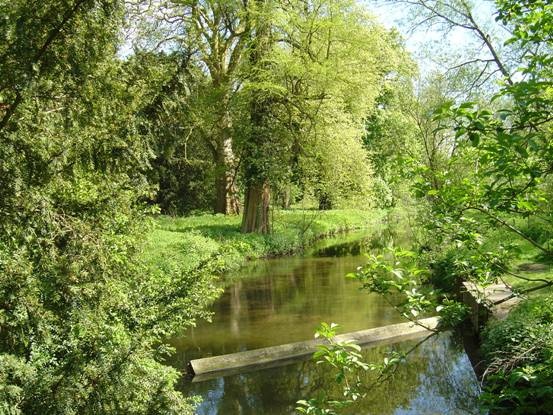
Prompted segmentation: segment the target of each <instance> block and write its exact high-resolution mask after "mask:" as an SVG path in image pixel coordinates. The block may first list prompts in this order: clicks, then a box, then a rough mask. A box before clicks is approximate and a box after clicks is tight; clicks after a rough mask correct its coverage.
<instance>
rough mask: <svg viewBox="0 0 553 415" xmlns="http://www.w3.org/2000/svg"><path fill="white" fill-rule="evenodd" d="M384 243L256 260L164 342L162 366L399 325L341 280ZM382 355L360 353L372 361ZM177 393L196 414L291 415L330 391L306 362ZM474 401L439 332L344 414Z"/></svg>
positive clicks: (472, 383)
mask: <svg viewBox="0 0 553 415" xmlns="http://www.w3.org/2000/svg"><path fill="white" fill-rule="evenodd" d="M390 237H391V236H390V235H389V234H385V235H382V234H379V235H374V233H368V232H358V233H353V234H349V235H347V236H342V237H340V238H334V239H330V240H324V241H321V242H320V243H318V244H316V245H315V246H314V247H313V248H312V249H310V250H309V252H307V253H306V254H305V255H303V256H294V257H285V258H275V259H265V260H258V261H254V262H252V263H250V264H248V265H247V266H244V267H242V268H241V269H240V270H238V271H237V272H234V273H231V274H229V275H226V276H225V277H224V278H225V281H226V289H225V291H224V294H223V295H222V296H221V298H220V299H219V300H217V301H216V302H215V303H214V304H213V306H212V311H213V312H214V315H213V319H212V322H199V323H198V326H197V327H195V328H194V329H191V330H189V331H188V332H187V333H185V335H183V336H182V337H179V338H176V339H173V341H172V344H173V346H174V347H175V348H176V351H177V353H176V354H175V356H174V357H173V359H172V362H171V363H172V364H173V365H175V366H176V367H179V368H180V369H183V370H184V368H185V367H186V365H187V364H188V362H189V361H190V360H192V359H196V358H201V357H208V356H217V355H221V354H227V353H234V352H238V351H244V350H252V349H257V348H261V347H267V346H274V345H279V344H284V343H290V342H296V341H302V340H308V339H311V338H312V337H313V333H314V332H315V329H316V327H317V326H318V325H319V324H320V322H322V321H325V322H334V323H338V324H339V325H340V327H341V330H340V331H341V332H342V333H345V332H349V331H356V330H363V329H367V328H372V327H379V326H384V325H388V324H394V323H398V322H403V321H405V320H403V319H402V318H401V317H400V316H399V314H398V313H397V311H395V310H394V309H393V307H392V306H391V305H390V304H389V303H388V302H386V301H385V300H384V299H383V298H382V297H381V296H378V295H374V294H367V293H366V292H363V291H361V290H360V285H359V283H358V282H357V281H354V280H350V279H347V278H345V275H346V274H347V273H349V272H352V271H354V270H355V269H356V268H357V267H358V266H360V265H362V264H363V263H364V262H365V260H366V257H365V255H364V254H365V253H366V252H371V251H374V250H378V249H381V248H382V246H384V245H386V244H387V243H388V240H389V238H390ZM396 239H397V237H396ZM396 243H397V241H396ZM410 346H411V343H409V342H405V343H403V344H399V345H396V346H394V347H395V348H396V349H398V350H401V349H405V350H407V349H408V348H409V347H410ZM389 349H390V347H389V346H387V347H381V348H372V349H368V350H365V351H364V354H365V355H366V358H367V360H369V361H374V362H377V361H381V360H382V359H383V357H384V354H385V353H386V352H387V351H388V350H389ZM370 376H371V374H370V373H368V374H367V379H366V382H367V383H370ZM180 388H181V390H182V391H183V392H184V393H185V394H186V395H189V396H192V395H199V396H200V397H201V398H202V399H203V402H202V404H201V405H200V406H199V407H198V410H197V413H198V414H200V415H217V414H229V415H234V414H237V415H238V414H252V415H253V414H256V415H257V414H268V415H273V414H274V415H286V414H293V413H295V412H294V408H295V406H296V401H297V400H299V399H305V398H311V397H316V396H317V395H318V394H319V393H320V392H321V391H322V390H325V391H327V392H329V391H330V392H331V393H338V386H337V385H336V383H335V382H334V379H333V376H332V375H331V374H329V373H328V370H325V369H324V368H322V367H321V366H320V365H316V364H314V363H312V362H310V361H305V362H300V363H297V364H292V365H288V366H285V367H280V368H273V369H266V370H261V371H257V372H252V373H245V374H239V375H234V376H228V377H225V378H218V379H214V380H209V381H204V382H199V383H190V381H189V380H183V381H182V382H181V385H180ZM477 394H478V387H477V382H476V378H475V376H474V373H473V371H472V368H471V366H470V363H469V361H468V358H467V357H466V355H465V353H464V351H463V350H462V348H461V347H460V346H459V342H457V340H456V339H455V338H453V336H449V335H444V336H440V337H439V338H437V339H434V340H432V341H429V342H427V343H426V344H424V345H423V346H422V347H420V348H419V349H418V350H417V351H416V352H415V353H414V354H413V355H412V356H411V357H410V359H409V362H408V363H406V364H404V365H402V366H401V368H400V370H399V371H398V373H396V375H395V376H394V377H393V378H392V379H391V380H390V381H387V382H385V383H384V384H382V385H380V386H379V387H377V388H376V389H375V390H374V391H371V393H369V394H368V396H367V397H366V398H365V399H363V400H362V401H361V402H359V403H358V404H357V405H356V406H354V407H352V408H351V409H350V412H348V413H351V414H394V415H403V414H448V413H451V414H472V413H478V412H477V410H476V397H477Z"/></svg>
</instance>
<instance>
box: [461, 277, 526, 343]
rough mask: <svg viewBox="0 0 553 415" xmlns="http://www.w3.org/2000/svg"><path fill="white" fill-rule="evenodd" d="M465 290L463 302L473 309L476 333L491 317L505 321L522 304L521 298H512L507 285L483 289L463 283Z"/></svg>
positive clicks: (496, 285)
mask: <svg viewBox="0 0 553 415" xmlns="http://www.w3.org/2000/svg"><path fill="white" fill-rule="evenodd" d="M463 288H464V290H463V302H464V303H465V304H466V305H468V306H469V307H470V309H471V321H472V326H473V331H474V332H475V333H477V332H479V330H480V327H481V326H483V325H484V324H485V323H486V321H487V320H488V319H489V318H490V317H492V318H495V319H498V320H502V319H504V318H505V317H506V316H507V315H508V314H509V312H510V311H511V310H512V308H513V307H514V306H516V305H517V304H518V303H519V302H520V298H518V297H512V295H513V292H512V291H511V290H510V289H509V287H507V286H506V285H505V284H493V285H489V286H487V287H485V288H483V287H480V286H478V285H476V284H474V283H472V282H463ZM510 297H512V298H510ZM495 303H499V304H495Z"/></svg>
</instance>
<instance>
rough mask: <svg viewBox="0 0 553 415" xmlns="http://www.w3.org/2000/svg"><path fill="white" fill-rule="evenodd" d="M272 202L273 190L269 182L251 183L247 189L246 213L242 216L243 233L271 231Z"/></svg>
mask: <svg viewBox="0 0 553 415" xmlns="http://www.w3.org/2000/svg"><path fill="white" fill-rule="evenodd" d="M270 202H271V190H270V187H269V183H267V182H266V181H264V182H262V183H257V182H255V183H251V184H250V185H248V187H247V189H246V200H245V203H244V215H243V216H242V232H243V233H251V232H257V233H264V234H266V233H269V232H270V231H271V229H270V220H269V208H270Z"/></svg>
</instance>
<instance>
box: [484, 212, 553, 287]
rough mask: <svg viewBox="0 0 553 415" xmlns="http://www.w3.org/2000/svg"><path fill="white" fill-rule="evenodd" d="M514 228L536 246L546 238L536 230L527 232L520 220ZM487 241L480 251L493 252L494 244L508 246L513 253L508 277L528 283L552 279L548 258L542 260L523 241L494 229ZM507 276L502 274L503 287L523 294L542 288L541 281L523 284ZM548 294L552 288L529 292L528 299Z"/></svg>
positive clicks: (513, 235)
mask: <svg viewBox="0 0 553 415" xmlns="http://www.w3.org/2000/svg"><path fill="white" fill-rule="evenodd" d="M516 225H517V227H518V228H520V229H522V230H523V231H524V232H525V233H526V234H529V235H530V236H531V237H533V238H534V240H536V241H538V242H540V243H544V242H545V240H547V239H548V237H549V235H548V234H547V233H546V232H545V231H544V233H545V235H540V234H539V233H538V230H534V229H528V228H527V226H525V222H523V221H519V223H516ZM487 239H488V241H489V242H488V243H487V244H485V245H484V247H483V248H484V249H485V250H494V249H497V246H498V243H501V244H503V245H510V246H511V249H512V251H513V253H514V258H513V260H512V261H511V263H510V266H509V272H510V273H511V274H515V275H518V276H521V277H523V278H526V279H532V280H553V262H552V261H551V259H547V258H544V256H543V253H542V252H541V251H540V250H539V249H537V248H536V247H534V246H533V245H532V244H531V243H530V242H528V241H527V240H524V239H523V238H521V237H519V236H517V235H515V234H513V233H512V232H509V231H507V230H506V229H503V228H497V229H495V230H493V231H491V232H490V234H489V235H488V238H487ZM544 245H545V243H544ZM511 274H509V273H505V274H504V275H503V276H502V279H503V281H504V282H505V283H506V284H508V285H509V286H511V287H513V288H514V289H515V290H517V291H526V290H528V289H531V288H534V287H537V286H539V285H543V281H535V282H532V281H527V280H525V279H523V278H517V277H516V276H515V275H511ZM550 294H553V287H548V288H544V289H541V290H538V291H532V292H529V293H528V296H529V297H536V296H544V295H545V296H546V295H550Z"/></svg>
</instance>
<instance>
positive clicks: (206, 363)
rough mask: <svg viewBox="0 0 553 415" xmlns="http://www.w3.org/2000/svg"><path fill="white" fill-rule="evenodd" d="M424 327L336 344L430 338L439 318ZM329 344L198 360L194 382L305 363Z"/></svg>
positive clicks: (351, 336) (388, 329)
mask: <svg viewBox="0 0 553 415" xmlns="http://www.w3.org/2000/svg"><path fill="white" fill-rule="evenodd" d="M420 323H421V325H415V324H413V323H411V322H407V323H400V324H391V325H389V326H383V327H377V328H373V329H367V330H361V331H355V332H351V333H346V334H341V335H338V336H336V337H335V340H336V341H353V342H355V343H357V344H358V345H360V346H365V347H367V346H380V345H385V344H392V343H398V342H400V341H405V340H411V339H415V338H418V337H422V336H425V335H428V334H430V333H429V329H430V330H432V329H435V328H436V326H437V325H438V318H437V317H431V318H426V319H422V320H420ZM324 343H325V340H323V339H315V340H307V341H303V342H296V343H288V344H283V345H280V346H273V347H264V348H262V349H256V350H248V351H245V352H238V353H232V354H225V355H222V356H214V357H206V358H203V359H195V360H192V361H191V362H190V368H191V370H192V372H193V375H194V377H193V379H192V382H201V381H204V380H208V379H213V378H218V377H222V376H230V375H235V374H238V373H244V372H250V371H254V370H261V369H268V368H271V367H277V366H284V365H287V364H290V363H293V362H297V361H300V360H304V359H305V358H306V357H308V356H309V355H311V354H312V353H314V352H315V351H316V350H317V346H318V345H321V344H324Z"/></svg>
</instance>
